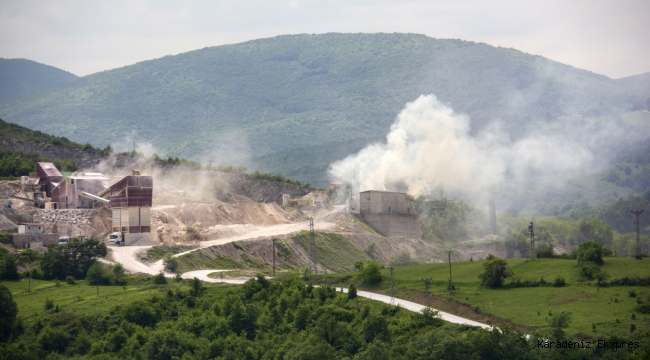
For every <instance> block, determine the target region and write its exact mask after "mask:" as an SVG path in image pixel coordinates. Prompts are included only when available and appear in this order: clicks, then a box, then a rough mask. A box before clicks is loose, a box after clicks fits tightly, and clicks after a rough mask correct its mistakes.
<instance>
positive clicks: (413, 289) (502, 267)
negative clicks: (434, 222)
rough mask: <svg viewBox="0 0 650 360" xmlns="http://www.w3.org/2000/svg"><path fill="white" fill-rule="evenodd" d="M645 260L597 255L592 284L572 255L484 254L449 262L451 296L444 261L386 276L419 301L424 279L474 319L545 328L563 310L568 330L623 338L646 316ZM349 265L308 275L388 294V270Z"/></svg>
mask: <svg viewBox="0 0 650 360" xmlns="http://www.w3.org/2000/svg"><path fill="white" fill-rule="evenodd" d="M646 261H647V260H642V261H639V260H635V259H633V258H616V257H605V258H603V264H602V265H601V266H599V267H600V268H601V269H600V270H601V271H602V272H603V273H607V274H608V280H607V281H601V282H600V283H599V282H598V280H597V279H595V280H590V279H586V278H585V277H584V276H583V274H582V272H581V267H580V266H579V265H578V262H577V260H569V259H535V260H532V261H531V260H526V259H515V260H507V261H506V260H504V259H499V258H496V257H491V258H490V259H488V260H486V261H483V262H480V261H470V262H454V263H452V277H453V294H452V295H450V291H449V265H448V264H424V265H412V266H403V267H398V268H395V269H394V273H393V278H394V288H395V291H396V296H397V297H398V298H400V299H406V300H411V301H414V302H417V303H420V304H425V303H426V300H425V299H426V297H425V283H424V281H423V279H424V278H429V279H430V293H431V294H432V298H431V303H432V305H431V306H432V307H434V308H437V309H439V310H442V311H448V312H451V313H453V314H457V315H460V316H464V317H468V318H472V319H475V320H477V321H482V322H487V323H492V324H494V325H498V326H504V325H510V326H516V327H517V328H519V329H521V330H523V331H528V332H530V331H534V330H535V329H541V328H544V327H547V326H548V322H549V321H550V320H552V319H553V316H555V315H554V314H559V313H560V312H562V311H564V312H566V313H571V322H570V324H569V325H568V326H567V328H566V332H567V334H569V335H571V336H574V337H577V338H585V339H597V338H603V337H607V336H610V335H614V334H615V335H617V336H622V337H627V336H629V334H631V331H630V329H631V327H634V328H635V329H641V328H645V324H646V322H647V321H648V318H650V315H649V313H648V309H650V291H649V290H648V286H649V285H650V266H647V264H646V263H645V262H646ZM357 269H359V270H358V271H357V272H352V273H340V274H329V275H321V276H318V277H316V278H314V281H315V282H317V283H324V284H329V285H330V286H335V287H339V286H346V287H347V286H348V285H349V284H350V283H354V284H355V285H356V288H357V289H359V290H369V291H374V292H380V293H383V294H390V280H389V279H390V277H389V271H388V269H381V281H375V282H374V283H369V282H368V281H366V276H367V275H365V274H364V273H363V269H364V267H363V266H357ZM635 331H636V330H635ZM644 331H646V330H644ZM632 332H634V331H632ZM648 339H650V337H649V338H648Z"/></svg>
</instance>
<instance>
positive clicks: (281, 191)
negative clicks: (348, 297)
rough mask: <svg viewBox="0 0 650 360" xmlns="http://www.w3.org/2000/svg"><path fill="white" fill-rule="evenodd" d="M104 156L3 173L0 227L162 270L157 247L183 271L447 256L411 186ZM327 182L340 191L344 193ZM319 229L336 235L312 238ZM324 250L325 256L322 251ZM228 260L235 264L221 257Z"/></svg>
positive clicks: (23, 243)
mask: <svg viewBox="0 0 650 360" xmlns="http://www.w3.org/2000/svg"><path fill="white" fill-rule="evenodd" d="M103 164H104V163H102V164H97V165H96V166H94V167H91V168H90V169H88V170H85V171H78V172H75V173H71V174H67V175H66V176H63V175H62V174H61V172H59V171H58V169H56V167H55V166H54V165H53V164H51V163H43V162H41V163H38V166H37V169H34V170H35V171H34V172H32V173H30V175H29V176H23V177H21V179H20V180H15V181H3V182H2V184H1V185H0V186H1V190H0V191H1V194H2V196H3V198H4V200H3V206H2V209H1V213H0V226H1V227H2V230H3V231H7V232H17V233H16V234H15V235H14V237H13V243H14V246H16V247H18V248H33V249H37V250H39V251H45V249H46V248H47V247H48V246H52V245H54V244H62V243H65V242H74V241H83V240H84V239H87V238H94V239H98V240H101V241H103V242H105V243H106V244H107V245H108V246H109V249H110V251H109V255H108V256H107V257H106V259H103V261H105V262H107V263H110V262H120V263H122V264H123V265H124V267H125V269H127V270H128V271H130V272H132V273H145V274H157V273H158V272H160V271H164V270H165V269H164V267H163V265H162V259H160V258H161V257H162V256H160V258H155V259H149V257H151V256H150V255H148V254H152V252H151V249H155V251H154V252H153V253H161V254H165V255H167V254H171V255H174V256H175V257H179V258H182V259H184V261H182V262H181V266H180V270H183V271H187V270H201V269H218V270H230V271H233V272H232V274H237V275H245V276H252V275H255V274H256V273H259V272H261V273H271V271H274V270H277V271H279V272H288V271H294V272H295V271H299V272H302V271H304V269H305V268H307V267H309V269H310V271H314V272H317V273H329V272H339V271H350V270H352V269H353V265H354V262H355V261H359V260H361V261H363V260H369V259H373V260H377V261H379V262H381V263H382V264H384V265H386V266H388V265H389V263H390V262H391V260H393V259H394V258H395V257H396V256H402V257H404V256H406V257H407V258H409V259H410V258H412V259H417V261H418V262H420V263H434V262H443V261H447V260H448V259H447V255H446V253H445V250H446V248H445V247H444V246H443V245H442V244H440V243H434V242H427V241H424V240H422V230H421V228H420V224H419V218H418V214H417V212H416V211H415V208H414V205H413V202H412V201H411V200H410V199H409V198H408V197H407V195H406V194H405V193H400V192H388V191H365V192H361V193H356V194H355V193H352V192H350V191H348V190H347V189H346V188H345V186H344V185H343V184H342V183H337V182H332V184H331V185H330V187H331V189H330V190H329V191H325V190H323V189H313V188H307V187H300V186H297V185H293V184H288V183H279V182H274V181H269V180H263V179H255V178H252V177H250V176H249V175H246V174H239V173H229V172H219V171H207V170H201V171H197V170H191V169H187V168H172V169H166V170H165V171H161V169H156V168H152V167H149V168H146V164H136V165H140V166H142V165H144V166H145V169H144V170H124V167H120V168H117V167H115V168H112V169H109V171H110V172H109V174H107V175H105V174H104V173H100V172H99V169H104V170H105V169H107V167H106V166H105V165H104V166H102V165H103ZM113 166H115V163H113ZM328 192H329V193H330V194H334V193H336V194H338V196H337V197H338V199H339V200H338V201H336V202H337V204H334V201H332V200H330V199H329V197H328ZM341 194H344V195H345V196H344V198H345V199H344V200H343V201H341V200H340V199H341ZM436 206H437V207H438V210H441V209H444V204H443V205H440V204H437V205H436ZM441 206H442V208H440V207H441ZM434 207H435V206H434ZM434 211H435V210H434ZM310 223H312V224H313V228H311V227H310ZM311 231H313V232H314V234H316V235H318V234H326V235H327V236H321V235H318V236H317V237H318V239H319V240H314V238H313V237H311V236H312V233H311ZM301 234H302V236H300V235H301ZM305 236H306V237H305ZM329 236H336V238H335V239H336V241H334V240H330V237H329ZM303 238H308V239H309V240H307V242H306V243H305V242H304V241H301V239H303ZM276 241H277V243H276ZM321 241H322V243H321ZM332 241H333V242H332ZM317 243H318V244H320V247H321V249H317V247H318V246H319V245H317ZM457 250H458V251H455V252H454V254H453V259H454V260H468V259H469V258H474V259H480V258H484V257H485V256H487V254H488V252H489V253H498V252H499V251H500V249H499V248H498V246H496V245H495V244H490V243H489V242H488V243H486V244H485V245H482V246H473V247H472V248H471V249H469V248H468V249H464V250H463V249H457ZM501 251H502V250H501ZM317 254H319V255H320V256H321V257H322V256H325V257H327V260H325V259H322V260H323V261H319V259H318V255H317ZM355 256H356V258H355ZM215 259H216V260H215ZM224 259H229V260H228V261H230V262H227V261H226V262H225V263H224ZM220 264H222V265H223V264H231V267H232V268H217V267H216V266H217V265H220ZM333 264H336V265H333ZM222 267H223V266H222ZM226 267H227V266H226ZM167 275H168V276H172V275H173V273H171V272H168V274H167Z"/></svg>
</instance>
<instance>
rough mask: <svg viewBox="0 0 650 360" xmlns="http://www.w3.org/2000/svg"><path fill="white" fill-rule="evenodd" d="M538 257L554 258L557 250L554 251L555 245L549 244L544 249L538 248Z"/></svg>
mask: <svg viewBox="0 0 650 360" xmlns="http://www.w3.org/2000/svg"><path fill="white" fill-rule="evenodd" d="M536 255H537V258H538V259H542V258H546V259H552V258H554V257H555V252H553V245H549V246H548V247H545V248H543V249H538V250H537V252H536Z"/></svg>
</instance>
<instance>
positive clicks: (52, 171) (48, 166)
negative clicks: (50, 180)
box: [37, 162, 63, 176]
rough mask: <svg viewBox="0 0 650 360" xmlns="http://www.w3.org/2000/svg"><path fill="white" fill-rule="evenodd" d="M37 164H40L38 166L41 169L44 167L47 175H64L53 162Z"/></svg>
mask: <svg viewBox="0 0 650 360" xmlns="http://www.w3.org/2000/svg"><path fill="white" fill-rule="evenodd" d="M37 164H38V166H40V167H41V169H43V171H44V172H45V175H47V176H63V175H61V173H60V172H59V170H58V169H57V168H56V166H54V164H52V163H48V162H39V163H37Z"/></svg>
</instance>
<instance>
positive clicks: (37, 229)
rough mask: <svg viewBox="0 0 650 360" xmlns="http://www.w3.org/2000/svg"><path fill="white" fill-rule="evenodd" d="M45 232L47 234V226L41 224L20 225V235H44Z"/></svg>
mask: <svg viewBox="0 0 650 360" xmlns="http://www.w3.org/2000/svg"><path fill="white" fill-rule="evenodd" d="M44 232H45V224H41V223H21V224H18V233H19V234H43V233H44Z"/></svg>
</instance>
